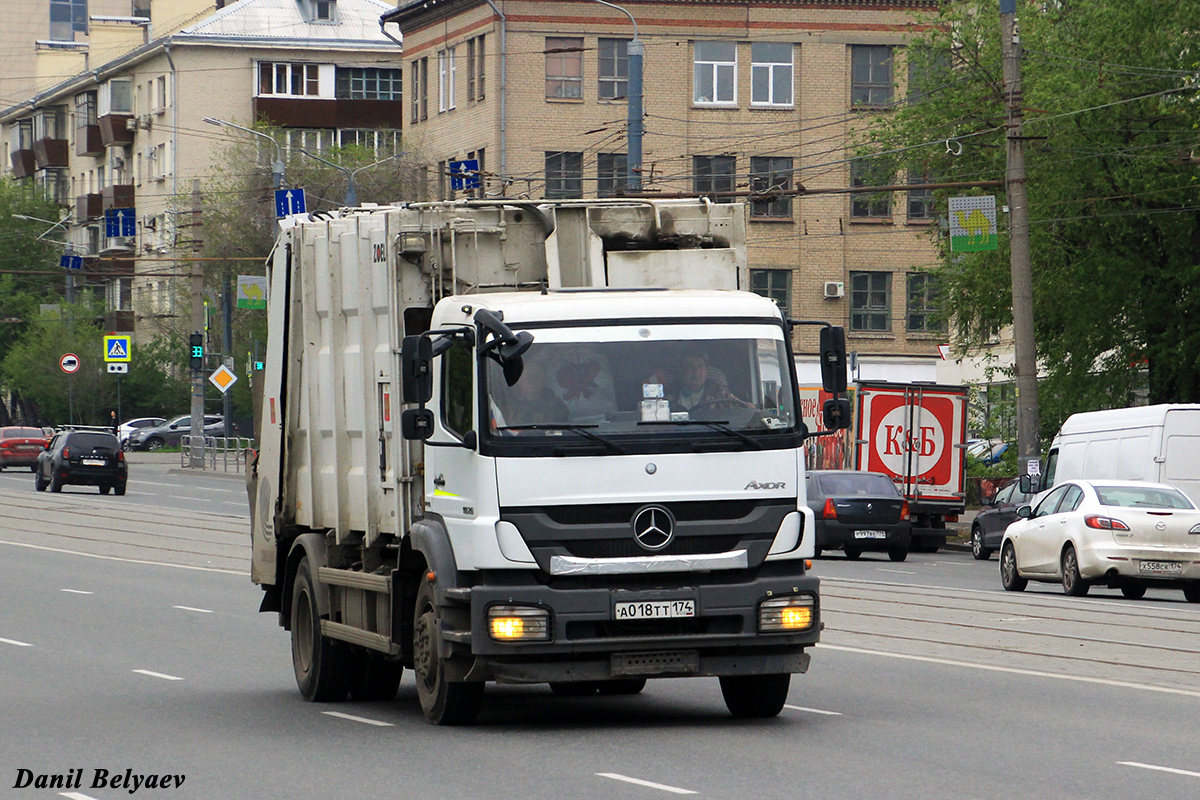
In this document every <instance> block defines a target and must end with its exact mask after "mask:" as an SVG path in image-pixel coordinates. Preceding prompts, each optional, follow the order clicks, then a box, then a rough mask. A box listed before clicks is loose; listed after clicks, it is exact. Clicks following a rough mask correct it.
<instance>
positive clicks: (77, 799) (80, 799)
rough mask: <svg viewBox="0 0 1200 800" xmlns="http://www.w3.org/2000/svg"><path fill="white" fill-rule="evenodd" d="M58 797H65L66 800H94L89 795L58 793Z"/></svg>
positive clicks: (94, 799)
mask: <svg viewBox="0 0 1200 800" xmlns="http://www.w3.org/2000/svg"><path fill="white" fill-rule="evenodd" d="M58 796H59V797H66V798H68V800H96V798H94V797H92V796H91V795H90V794H80V793H79V792H59V793H58Z"/></svg>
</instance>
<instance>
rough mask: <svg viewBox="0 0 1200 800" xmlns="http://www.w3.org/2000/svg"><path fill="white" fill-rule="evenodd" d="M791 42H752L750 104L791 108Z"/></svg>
mask: <svg viewBox="0 0 1200 800" xmlns="http://www.w3.org/2000/svg"><path fill="white" fill-rule="evenodd" d="M792 102H793V99H792V45H791V42H754V43H753V44H751V45H750V104H751V105H755V106H790V105H792Z"/></svg>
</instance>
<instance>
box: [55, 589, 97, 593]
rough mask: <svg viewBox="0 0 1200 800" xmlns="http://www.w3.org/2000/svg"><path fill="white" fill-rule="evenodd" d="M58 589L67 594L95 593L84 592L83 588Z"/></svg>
mask: <svg viewBox="0 0 1200 800" xmlns="http://www.w3.org/2000/svg"><path fill="white" fill-rule="evenodd" d="M59 591H62V592H66V593H67V594H95V592H85V591H84V590H83V589H60V590H59Z"/></svg>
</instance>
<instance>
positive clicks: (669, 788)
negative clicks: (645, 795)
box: [596, 772, 696, 794]
mask: <svg viewBox="0 0 1200 800" xmlns="http://www.w3.org/2000/svg"><path fill="white" fill-rule="evenodd" d="M596 776H597V777H600V778H612V779H613V780H614V781H624V782H625V783H632V784H635V785H637V786H645V787H646V788H648V789H661V790H662V791H664V792H671V793H672V794H696V792H693V791H692V790H691V789H680V788H679V787H678V786H667V785H666V784H665V783H654V782H653V781H644V780H641V779H640V778H631V777H629V776H628V775H619V774H617V773H615V772H597V773H596Z"/></svg>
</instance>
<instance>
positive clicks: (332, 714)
mask: <svg viewBox="0 0 1200 800" xmlns="http://www.w3.org/2000/svg"><path fill="white" fill-rule="evenodd" d="M321 713H322V714H325V715H327V716H330V717H337V718H338V719H348V720H350V721H351V722H361V723H363V724H364V725H374V726H376V727H378V728H394V727H396V726H395V725H393V724H392V723H390V722H380V721H379V720H377V719H367V718H366V717H356V716H354V715H353V714H343V713H342V712H340V711H322V712H321Z"/></svg>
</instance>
